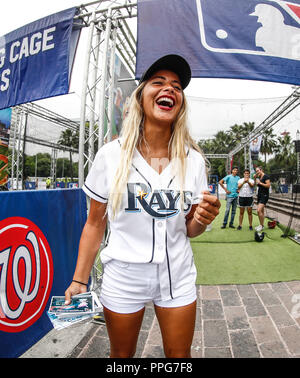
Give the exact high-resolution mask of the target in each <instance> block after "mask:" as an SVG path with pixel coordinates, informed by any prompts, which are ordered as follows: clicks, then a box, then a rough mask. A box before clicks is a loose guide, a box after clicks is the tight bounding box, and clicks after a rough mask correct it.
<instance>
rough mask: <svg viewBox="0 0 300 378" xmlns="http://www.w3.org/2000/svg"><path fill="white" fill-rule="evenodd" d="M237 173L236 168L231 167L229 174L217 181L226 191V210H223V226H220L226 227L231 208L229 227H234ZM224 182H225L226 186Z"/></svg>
mask: <svg viewBox="0 0 300 378" xmlns="http://www.w3.org/2000/svg"><path fill="white" fill-rule="evenodd" d="M237 173H238V168H237V167H233V168H232V170H231V174H230V175H227V176H225V177H224V178H222V180H220V181H219V184H220V185H221V187H222V188H223V189H224V190H225V192H226V210H225V215H224V220H223V226H222V227H221V228H226V225H227V222H228V218H229V212H230V209H231V217H230V222H229V227H230V228H235V227H234V225H233V222H234V217H235V212H236V206H237V199H238V181H239V179H240V177H239V176H238V175H237ZM224 184H226V187H225V185H224Z"/></svg>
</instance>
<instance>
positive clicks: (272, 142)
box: [260, 127, 277, 165]
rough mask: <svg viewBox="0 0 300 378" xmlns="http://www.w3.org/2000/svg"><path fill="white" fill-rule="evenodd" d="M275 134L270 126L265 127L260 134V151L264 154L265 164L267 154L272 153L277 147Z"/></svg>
mask: <svg viewBox="0 0 300 378" xmlns="http://www.w3.org/2000/svg"><path fill="white" fill-rule="evenodd" d="M275 138H276V135H275V134H273V129H272V127H271V128H270V129H266V130H265V131H264V132H263V134H262V141H261V147H260V152H261V153H262V154H264V155H265V165H266V164H267V155H272V154H273V153H274V152H275V151H276V149H277V141H276V139H275Z"/></svg>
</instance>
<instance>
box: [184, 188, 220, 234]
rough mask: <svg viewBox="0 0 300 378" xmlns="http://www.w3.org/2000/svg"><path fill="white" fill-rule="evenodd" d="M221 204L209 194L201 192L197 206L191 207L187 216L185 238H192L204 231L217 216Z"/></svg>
mask: <svg viewBox="0 0 300 378" xmlns="http://www.w3.org/2000/svg"><path fill="white" fill-rule="evenodd" d="M220 207H221V203H220V201H219V200H218V198H217V197H215V196H213V195H211V194H210V193H209V192H203V198H202V200H201V201H200V202H199V204H198V205H193V207H192V209H191V211H190V213H189V214H188V216H187V223H186V227H187V236H188V237H189V238H194V237H196V236H198V235H200V234H202V232H204V231H205V229H206V226H207V225H209V224H211V222H212V221H213V220H214V219H215V218H216V216H217V215H218V214H219V208H220Z"/></svg>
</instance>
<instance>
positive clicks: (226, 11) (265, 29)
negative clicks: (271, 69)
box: [196, 0, 300, 60]
mask: <svg viewBox="0 0 300 378" xmlns="http://www.w3.org/2000/svg"><path fill="white" fill-rule="evenodd" d="M196 3H197V12H198V19H199V26H200V38H201V43H202V45H203V47H204V48H205V49H207V50H209V51H212V52H216V53H227V54H228V53H229V54H251V55H261V56H270V57H280V58H285V59H293V60H300V4H297V3H295V2H292V1H282V0H268V1H264V0H262V1H258V0H214V1H211V0H196Z"/></svg>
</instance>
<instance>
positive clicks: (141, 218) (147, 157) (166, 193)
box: [65, 55, 221, 358]
mask: <svg viewBox="0 0 300 378" xmlns="http://www.w3.org/2000/svg"><path fill="white" fill-rule="evenodd" d="M190 79H191V70H190V67H189V65H188V63H187V62H186V60H185V59H183V58H182V57H180V56H178V55H167V56H164V57H162V58H160V59H158V60H157V61H156V62H154V63H153V64H152V65H151V66H150V68H149V69H148V70H147V71H146V72H145V74H144V75H143V76H142V78H141V79H140V84H139V86H138V87H137V89H136V90H135V91H134V92H133V94H132V96H131V102H130V105H129V109H128V114H127V116H126V118H125V120H124V121H123V127H122V133H121V137H120V138H119V139H116V140H114V141H113V142H110V143H107V144H106V145H104V146H103V147H102V148H101V149H100V150H99V151H98V153H97V155H96V157H95V160H94V163H93V166H92V168H91V170H90V172H89V174H88V176H87V179H86V181H85V184H84V186H83V190H84V191H85V193H86V194H87V195H89V196H90V197H91V206H90V212H89V215H88V219H87V222H86V224H85V227H84V229H83V232H82V236H81V239H80V244H79V253H78V260H77V265H76V269H75V273H74V276H73V282H72V283H71V285H70V286H69V287H68V289H67V290H66V292H65V298H66V303H69V302H70V298H71V296H72V295H75V294H78V293H81V292H84V291H86V289H87V286H86V285H87V283H88V279H89V275H90V271H91V268H92V266H93V262H94V260H95V256H96V254H97V252H98V250H99V247H100V244H101V241H102V238H103V234H104V231H105V228H106V222H107V220H108V221H109V224H110V230H111V235H110V239H109V242H108V246H107V247H106V248H105V249H104V250H102V251H101V254H100V256H101V261H102V263H103V265H104V274H103V282H102V287H101V295H100V300H101V302H102V304H103V310H104V316H105V321H106V326H107V330H108V334H109V338H110V356H111V357H114V358H116V357H123V358H128V357H133V356H134V354H135V350H136V344H137V340H138V335H139V331H140V327H141V323H142V320H143V315H144V311H145V304H146V303H148V302H149V301H153V302H154V308H155V312H156V316H157V318H158V321H159V325H160V328H161V332H162V339H163V345H164V351H165V355H166V357H190V349H191V344H192V339H193V334H194V326H195V316H196V285H195V282H196V275H197V272H196V268H195V264H194V259H193V252H192V249H191V245H190V242H189V238H193V237H196V236H198V235H200V234H201V233H203V232H204V231H205V229H206V226H207V225H208V224H210V223H211V222H212V221H213V220H214V219H215V217H216V216H217V215H218V213H219V208H220V206H221V204H220V202H219V200H218V199H217V197H215V196H212V195H210V194H209V192H208V190H207V174H206V166H205V160H204V158H203V156H202V153H201V151H200V149H199V147H198V146H197V144H196V143H195V142H194V141H193V140H192V138H191V137H190V135H189V132H188V128H187V122H186V116H187V110H186V100H185V96H184V93H183V89H184V88H185V87H186V86H187V85H188V83H189V81H190Z"/></svg>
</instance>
